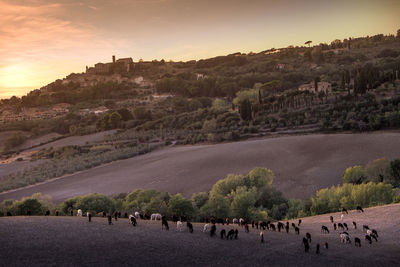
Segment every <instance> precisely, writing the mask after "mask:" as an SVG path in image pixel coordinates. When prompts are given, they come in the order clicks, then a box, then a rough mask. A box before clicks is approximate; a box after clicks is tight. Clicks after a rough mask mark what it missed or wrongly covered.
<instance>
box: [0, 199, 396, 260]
mask: <svg viewBox="0 0 400 267" xmlns="http://www.w3.org/2000/svg"><path fill="white" fill-rule="evenodd" d="M330 215H332V216H333V217H334V219H335V221H339V220H340V213H334V214H325V215H320V216H315V217H308V218H303V219H302V224H301V225H300V235H296V234H295V233H294V231H293V228H292V227H291V228H290V231H289V233H288V234H287V233H286V232H280V233H279V232H272V231H268V230H266V231H264V238H265V242H264V243H261V242H260V238H259V231H260V230H257V229H255V228H253V229H252V228H251V225H250V233H246V232H245V231H244V229H243V228H241V227H238V226H232V225H229V226H227V225H224V226H222V225H217V236H216V237H210V234H209V232H207V233H203V232H202V228H203V224H200V223H195V224H194V232H193V233H192V234H191V233H189V232H188V231H187V229H186V227H185V226H184V228H183V231H182V232H177V231H176V227H175V225H174V224H173V223H172V222H170V223H169V224H170V230H169V231H165V230H161V223H160V221H143V220H138V225H137V227H133V226H132V225H130V224H129V223H128V220H127V219H118V221H114V220H113V225H108V223H107V220H106V218H94V219H93V221H92V222H91V223H89V222H88V221H87V218H85V217H23V216H21V217H3V218H0V236H1V238H2V239H1V241H2V242H0V265H1V266H114V265H119V266H228V265H230V266H232V265H233V266H266V265H268V266H386V267H388V266H398V263H399V261H400V242H399V239H400V204H394V205H387V206H381V207H373V208H368V209H365V212H364V213H360V212H356V211H350V212H349V214H348V215H346V216H345V218H344V221H343V222H347V224H349V225H351V223H352V221H356V222H357V224H358V226H359V227H358V228H357V229H353V227H351V228H350V229H349V230H348V231H347V232H348V233H349V234H350V236H351V239H352V243H351V244H344V243H341V242H340V239H339V233H340V231H334V230H333V227H332V224H331V223H330V222H329V216H330ZM291 222H292V221H290V223H291ZM296 223H297V220H296ZM363 224H367V225H369V226H370V228H373V229H376V230H377V231H378V234H379V237H378V242H375V241H374V242H373V243H372V244H368V243H367V242H365V240H364V236H365V232H363V230H362V225H363ZM322 225H326V226H328V228H329V229H330V233H329V234H322V233H321V232H320V229H321V226H322ZM231 228H238V229H239V235H238V239H237V240H235V239H234V240H226V239H224V240H221V239H220V237H219V232H220V231H221V230H222V229H226V230H229V229H231ZM307 232H309V233H310V234H311V236H312V242H311V249H310V252H308V253H305V252H304V247H303V245H302V238H303V237H304V236H305V234H306V233H307ZM354 237H359V238H360V239H361V247H360V248H358V247H355V246H354ZM325 242H327V243H328V244H329V248H328V249H325V248H324V246H323V244H325ZM317 243H319V244H320V245H321V253H320V254H319V255H317V254H316V253H315V252H316V244H317Z"/></svg>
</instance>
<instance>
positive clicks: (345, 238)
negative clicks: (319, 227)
mask: <svg viewBox="0 0 400 267" xmlns="http://www.w3.org/2000/svg"><path fill="white" fill-rule="evenodd" d="M339 237H340V241H341V242H342V243H351V240H350V236H349V235H348V234H345V233H341V234H340V235H339Z"/></svg>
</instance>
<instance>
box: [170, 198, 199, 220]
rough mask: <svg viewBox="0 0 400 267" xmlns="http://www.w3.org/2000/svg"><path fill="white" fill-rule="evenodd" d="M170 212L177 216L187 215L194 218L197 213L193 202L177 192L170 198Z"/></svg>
mask: <svg viewBox="0 0 400 267" xmlns="http://www.w3.org/2000/svg"><path fill="white" fill-rule="evenodd" d="M168 204H169V207H168V212H169V213H170V214H173V215H177V216H187V217H188V218H192V217H193V216H194V215H195V210H194V208H193V205H192V202H191V201H190V200H187V199H186V198H184V197H183V196H182V195H181V194H176V195H174V196H172V197H171V199H170V200H169V203H168Z"/></svg>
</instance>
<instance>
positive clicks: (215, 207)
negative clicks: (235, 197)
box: [200, 195, 230, 218]
mask: <svg viewBox="0 0 400 267" xmlns="http://www.w3.org/2000/svg"><path fill="white" fill-rule="evenodd" d="M200 213H201V214H202V215H204V216H214V217H216V218H227V217H229V214H230V206H229V202H228V200H227V199H226V198H225V197H223V196H221V195H214V196H210V199H209V200H208V201H207V203H206V204H205V205H204V206H203V207H201V209H200Z"/></svg>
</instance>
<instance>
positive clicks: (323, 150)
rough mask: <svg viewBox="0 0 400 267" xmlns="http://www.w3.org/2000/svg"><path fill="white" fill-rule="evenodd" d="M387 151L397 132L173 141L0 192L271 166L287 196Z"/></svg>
mask: <svg viewBox="0 0 400 267" xmlns="http://www.w3.org/2000/svg"><path fill="white" fill-rule="evenodd" d="M384 156H387V157H389V158H396V157H400V133H398V132H374V133H363V134H313V135H297V136H285V137H277V138H266V139H253V140H247V141H241V142H233V143H223V144H216V145H195V146H175V147H169V148H165V149H160V150H157V151H154V152H151V153H149V154H146V155H142V156H139V157H134V158H130V159H126V160H120V161H115V162H111V163H109V164H106V165H103V166H100V167H97V168H93V169H90V170H87V171H82V172H79V173H76V174H73V175H68V176H65V177H62V178H59V179H53V180H49V181H48V182H45V183H42V184H37V185H33V186H29V187H25V188H20V189H17V190H14V191H9V192H4V193H1V194H0V200H4V199H8V198H14V199H19V198H21V197H24V196H30V195H32V194H33V193H36V192H41V193H42V194H46V195H50V196H52V197H53V201H54V202H56V203H58V202H61V201H63V200H65V199H67V198H70V197H72V196H76V195H84V194H88V193H95V192H97V193H104V194H108V195H111V194H115V193H121V192H130V191H133V190H135V189H139V188H142V189H149V188H154V189H158V190H161V191H167V192H170V193H182V194H184V195H185V196H188V197H190V196H191V194H192V193H195V192H201V191H208V190H210V188H211V186H212V185H213V184H214V183H215V182H216V181H218V180H219V179H222V178H224V177H226V175H227V174H228V173H236V174H239V173H240V174H246V173H248V172H249V171H250V170H251V169H253V168H255V167H266V168H270V169H271V170H272V171H273V172H274V173H275V175H276V178H275V180H274V186H275V187H276V188H278V189H279V190H281V191H282V192H283V193H284V195H285V196H286V197H295V198H304V199H305V198H308V197H309V196H310V195H312V194H314V193H315V192H316V190H318V189H320V188H324V187H329V186H331V185H336V184H339V183H341V177H342V174H343V172H344V170H345V169H346V168H347V167H349V166H353V165H359V164H366V163H367V162H369V161H371V160H374V159H377V158H381V157H384Z"/></svg>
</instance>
